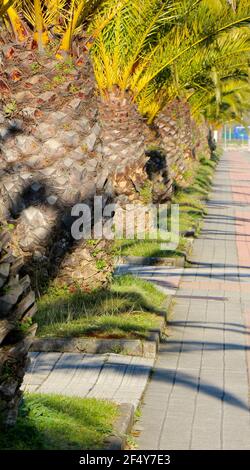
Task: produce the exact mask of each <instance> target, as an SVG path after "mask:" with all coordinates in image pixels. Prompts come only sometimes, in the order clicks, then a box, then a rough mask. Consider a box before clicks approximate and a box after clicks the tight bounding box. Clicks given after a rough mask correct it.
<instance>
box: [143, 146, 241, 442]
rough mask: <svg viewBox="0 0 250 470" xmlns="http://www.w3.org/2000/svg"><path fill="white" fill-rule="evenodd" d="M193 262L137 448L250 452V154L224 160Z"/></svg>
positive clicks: (162, 354) (154, 378)
mask: <svg viewBox="0 0 250 470" xmlns="http://www.w3.org/2000/svg"><path fill="white" fill-rule="evenodd" d="M192 261H193V263H194V264H193V266H192V267H191V268H186V269H185V270H184V273H183V278H182V282H181V285H180V288H179V290H178V291H177V294H176V305H175V308H174V313H173V316H172V318H171V321H170V322H169V328H170V330H169V335H170V336H169V339H168V340H167V341H166V343H164V344H162V345H161V349H160V354H159V357H158V359H157V362H156V366H155V370H154V373H153V376H152V380H151V381H150V383H149V385H148V387H147V391H146V394H145V397H144V405H143V407H142V416H141V418H140V420H139V422H138V423H137V425H136V426H135V429H136V430H138V431H139V437H138V439H137V443H138V446H139V448H140V449H168V450H171V449H185V450H187V449H250V422H249V375H248V374H249V369H248V365H249V364H250V340H249V332H250V152H243V151H238V152H237V151H231V152H227V153H225V155H224V157H223V158H222V160H221V162H220V164H219V167H218V169H217V173H216V178H215V181H214V187H213V193H212V196H211V199H210V201H209V203H208V215H207V217H206V220H205V224H204V228H203V230H202V233H201V236H200V238H199V239H197V240H196V241H195V244H194V251H193V255H192ZM247 356H248V365H247Z"/></svg>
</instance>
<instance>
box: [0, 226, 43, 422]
mask: <svg viewBox="0 0 250 470" xmlns="http://www.w3.org/2000/svg"><path fill="white" fill-rule="evenodd" d="M9 241H10V236H9V232H8V230H4V229H3V228H0V310H1V316H0V427H5V426H13V425H14V424H15V421H16V418H17V413H18V406H19V403H20V400H21V397H22V393H21V391H20V386H21V384H22V380H23V377H24V373H25V368H26V365H27V360H28V358H27V354H28V350H29V347H30V346H31V343H32V339H33V336H34V334H35V331H36V325H35V324H33V325H32V317H33V315H34V314H35V312H36V306H35V295H34V293H33V292H32V291H31V289H30V280H29V277H28V276H24V277H22V276H19V274H18V272H19V270H20V267H21V266H20V260H18V259H16V258H15V257H14V256H13V255H12V253H11V251H10V249H9Z"/></svg>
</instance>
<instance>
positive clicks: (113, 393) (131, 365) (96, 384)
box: [23, 352, 154, 408]
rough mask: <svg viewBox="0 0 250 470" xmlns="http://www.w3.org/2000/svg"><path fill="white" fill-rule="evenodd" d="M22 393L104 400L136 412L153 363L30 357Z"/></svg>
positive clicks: (52, 355)
mask: <svg viewBox="0 0 250 470" xmlns="http://www.w3.org/2000/svg"><path fill="white" fill-rule="evenodd" d="M30 357H31V364H30V367H29V369H28V371H27V373H26V375H25V378H24V383H23V389H24V390H25V391H28V392H31V393H56V394H59V395H66V396H77V397H88V398H103V399H107V400H113V401H115V402H116V403H131V404H133V405H134V407H135V408H137V406H138V404H139V401H140V399H141V395H142V393H143V391H144V389H145V386H146V384H147V380H148V376H149V373H150V371H151V369H152V366H153V363H154V360H153V359H147V358H144V357H132V356H122V355H119V354H96V355H92V354H77V353H37V352H34V353H31V354H30Z"/></svg>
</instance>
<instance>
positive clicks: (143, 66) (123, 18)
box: [90, 0, 250, 179]
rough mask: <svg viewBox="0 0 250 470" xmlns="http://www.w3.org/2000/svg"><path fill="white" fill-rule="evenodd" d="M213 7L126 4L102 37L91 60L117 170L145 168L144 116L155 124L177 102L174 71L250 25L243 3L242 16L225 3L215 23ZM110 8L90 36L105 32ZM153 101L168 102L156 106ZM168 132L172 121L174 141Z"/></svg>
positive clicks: (249, 10)
mask: <svg viewBox="0 0 250 470" xmlns="http://www.w3.org/2000/svg"><path fill="white" fill-rule="evenodd" d="M116 3H117V2H115V4H116ZM211 4H214V2H211V1H209V0H206V1H205V0H203V1H202V0H201V1H185V2H181V4H180V3H177V2H174V1H166V2H161V1H158V0H155V1H148V0H145V1H144V2H142V3H141V2H140V4H138V2H137V1H133V0H121V1H120V2H119V11H117V12H116V15H115V16H114V17H113V19H112V20H111V21H109V22H108V24H107V25H106V27H104V28H103V29H102V31H101V33H100V34H99V35H98V36H97V38H96V40H95V43H94V46H93V47H92V49H91V55H92V59H93V64H94V71H95V76H96V81H97V86H98V89H99V92H100V99H99V115H100V121H101V127H102V134H101V138H102V150H103V154H104V158H107V159H108V161H109V165H111V163H112V162H114V164H115V165H114V166H116V167H117V165H119V167H118V170H117V171H120V170H121V171H123V170H122V168H123V169H124V166H125V167H126V166H127V167H128V165H132V168H134V166H133V162H135V161H137V162H143V158H144V140H145V137H144V130H143V127H144V124H145V119H142V117H141V115H142V116H146V117H147V122H148V123H152V122H153V121H154V119H155V116H156V115H157V114H159V112H160V110H161V109H162V108H163V107H164V104H167V103H171V102H172V101H173V99H175V98H176V96H177V95H178V93H176V88H178V86H176V85H178V83H177V84H176V83H175V79H174V78H175V74H174V68H175V65H176V64H178V62H179V61H180V60H181V59H182V58H184V57H187V56H188V55H189V56H190V55H192V54H195V53H196V52H197V51H199V50H201V49H202V50H206V48H207V47H208V45H211V44H212V43H215V42H216V40H217V38H218V37H220V36H221V35H227V37H230V34H233V32H234V31H235V30H236V29H238V28H239V27H243V26H244V25H246V24H249V22H250V7H249V5H248V4H247V3H246V2H245V0H243V1H242V2H240V7H239V8H238V9H237V11H236V12H234V11H233V10H232V8H231V6H230V5H229V4H228V3H227V2H226V1H225V0H224V1H223V0H222V1H221V2H220V8H217V7H216V8H213V16H212V17H211V8H212V7H211ZM116 7H117V5H116ZM112 8H114V2H113V1H112V0H110V1H108V2H106V4H105V6H104V8H103V9H102V10H101V11H100V12H99V14H97V15H96V17H95V18H94V20H93V23H92V25H91V30H90V31H92V30H93V29H94V30H98V29H99V24H100V22H101V21H103V18H105V15H108V14H110V10H112ZM153 96H158V97H159V96H162V97H163V100H160V103H157V100H154V99H152V97H153ZM171 125H172V124H171ZM170 130H171V129H170V127H169V118H168V120H167V125H163V126H162V131H163V132H164V133H165V134H166V135H167V136H168V137H169V134H170V133H171V132H170ZM173 145H175V144H173ZM126 172H127V175H126V176H127V179H128V178H130V179H131V178H133V174H131V172H129V170H128V171H127V170H126ZM132 173H133V171H132Z"/></svg>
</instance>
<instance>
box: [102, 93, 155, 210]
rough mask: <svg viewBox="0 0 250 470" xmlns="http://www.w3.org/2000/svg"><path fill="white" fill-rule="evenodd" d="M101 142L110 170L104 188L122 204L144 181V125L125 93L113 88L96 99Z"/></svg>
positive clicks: (131, 197)
mask: <svg viewBox="0 0 250 470" xmlns="http://www.w3.org/2000/svg"><path fill="white" fill-rule="evenodd" d="M99 122H100V126H101V132H100V140H101V146H102V147H101V148H102V154H103V158H104V161H105V163H106V165H107V168H108V169H109V175H108V183H107V187H109V188H111V191H112V192H113V194H114V197H115V198H117V197H118V198H119V197H120V200H121V201H123V202H125V201H126V200H128V201H129V200H130V201H131V200H134V199H136V198H137V197H138V194H139V191H140V188H141V187H142V186H143V185H144V184H145V181H146V180H147V174H146V171H145V164H146V162H147V158H146V156H145V144H144V141H145V137H144V135H145V128H146V124H145V122H144V120H143V118H142V117H141V116H140V115H139V113H138V111H137V108H136V106H135V104H134V103H133V102H132V99H131V97H130V95H129V93H127V92H122V91H120V90H119V88H115V89H113V91H112V92H110V93H109V94H108V95H107V96H106V97H105V98H100V100H99Z"/></svg>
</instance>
